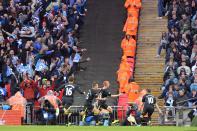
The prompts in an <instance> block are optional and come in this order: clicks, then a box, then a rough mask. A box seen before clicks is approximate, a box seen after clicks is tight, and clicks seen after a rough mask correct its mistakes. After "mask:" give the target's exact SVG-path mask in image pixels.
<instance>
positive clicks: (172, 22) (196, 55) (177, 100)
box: [157, 0, 197, 108]
mask: <svg viewBox="0 0 197 131" xmlns="http://www.w3.org/2000/svg"><path fill="white" fill-rule="evenodd" d="M158 10H159V18H161V17H162V16H164V15H165V16H166V17H167V19H168V32H163V33H162V37H161V41H160V45H159V48H158V52H157V57H160V54H161V51H162V49H164V50H165V51H166V55H165V68H164V77H163V81H164V84H163V86H162V94H161V96H159V98H164V100H165V105H166V106H171V107H173V106H184V107H191V108H192V107H195V106H197V1H196V0H171V1H169V0H165V1H161V0H159V4H158Z"/></svg>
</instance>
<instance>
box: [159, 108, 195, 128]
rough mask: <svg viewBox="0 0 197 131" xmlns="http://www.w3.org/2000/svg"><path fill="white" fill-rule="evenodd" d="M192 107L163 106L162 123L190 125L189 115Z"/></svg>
mask: <svg viewBox="0 0 197 131" xmlns="http://www.w3.org/2000/svg"><path fill="white" fill-rule="evenodd" d="M192 109H193V108H190V107H183V106H176V107H171V106H164V107H163V108H162V112H163V115H161V116H160V125H176V126H189V125H190V124H191V120H190V118H189V117H188V113H189V112H190V111H191V110H192Z"/></svg>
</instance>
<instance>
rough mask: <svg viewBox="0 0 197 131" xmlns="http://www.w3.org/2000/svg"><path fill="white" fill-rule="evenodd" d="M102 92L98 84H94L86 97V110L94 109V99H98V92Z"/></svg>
mask: <svg viewBox="0 0 197 131" xmlns="http://www.w3.org/2000/svg"><path fill="white" fill-rule="evenodd" d="M99 90H101V89H100V88H99V85H98V83H96V82H93V84H92V89H90V90H88V93H87V96H86V100H85V105H84V109H85V110H86V109H93V108H94V107H93V102H94V99H95V98H97V97H98V91H99Z"/></svg>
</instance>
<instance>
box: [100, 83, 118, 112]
mask: <svg viewBox="0 0 197 131" xmlns="http://www.w3.org/2000/svg"><path fill="white" fill-rule="evenodd" d="M109 87H110V83H109V81H104V82H103V88H102V89H101V90H100V93H99V95H98V98H97V100H98V106H99V108H101V109H105V110H108V111H109V112H110V113H112V108H111V107H110V106H108V105H107V103H106V101H107V97H112V98H116V97H119V96H120V95H121V94H118V95H112V94H111V92H110V91H109Z"/></svg>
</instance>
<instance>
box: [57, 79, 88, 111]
mask: <svg viewBox="0 0 197 131" xmlns="http://www.w3.org/2000/svg"><path fill="white" fill-rule="evenodd" d="M62 89H63V97H62V104H63V106H64V108H65V109H68V108H69V107H70V106H71V105H72V104H73V102H74V93H75V91H77V92H79V93H80V94H85V92H82V91H81V90H80V87H79V86H78V85H75V84H74V77H72V76H70V77H69V78H68V83H67V84H64V85H62V86H60V87H59V88H58V89H57V91H60V90H62Z"/></svg>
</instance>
